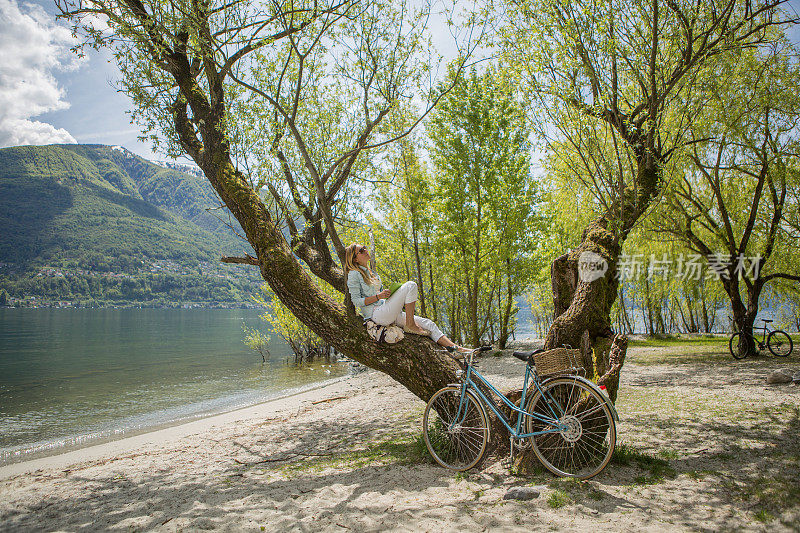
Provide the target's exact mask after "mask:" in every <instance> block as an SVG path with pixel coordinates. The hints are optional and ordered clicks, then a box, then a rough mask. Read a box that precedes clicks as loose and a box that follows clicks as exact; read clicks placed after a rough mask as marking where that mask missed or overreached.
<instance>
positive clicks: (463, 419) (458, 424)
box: [422, 386, 489, 471]
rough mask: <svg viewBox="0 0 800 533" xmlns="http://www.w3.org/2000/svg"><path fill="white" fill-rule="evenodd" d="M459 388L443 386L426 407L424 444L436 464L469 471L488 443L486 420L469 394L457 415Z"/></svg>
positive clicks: (487, 423)
mask: <svg viewBox="0 0 800 533" xmlns="http://www.w3.org/2000/svg"><path fill="white" fill-rule="evenodd" d="M460 400H461V388H460V387H452V386H451V387H444V388H443V389H440V390H439V391H437V392H436V394H434V395H433V397H432V398H431V399H430V401H429V402H428V406H427V407H426V408H425V417H424V418H423V421H422V430H423V434H424V436H425V444H426V445H427V447H428V451H429V452H430V453H431V455H432V456H433V458H434V459H435V460H436V462H437V463H439V464H440V465H442V466H443V467H445V468H449V469H450V470H458V471H464V470H469V469H470V468H472V467H473V466H475V465H476V464H478V461H480V460H481V457H483V453H484V452H485V451H486V444H487V443H488V442H489V419H488V417H487V416H486V409H484V407H483V404H481V402H480V400H478V398H476V397H475V396H474V395H473V394H472V393H471V392H467V394H466V396H465V397H464V405H463V407H462V409H461V411H460V413H459V403H460Z"/></svg>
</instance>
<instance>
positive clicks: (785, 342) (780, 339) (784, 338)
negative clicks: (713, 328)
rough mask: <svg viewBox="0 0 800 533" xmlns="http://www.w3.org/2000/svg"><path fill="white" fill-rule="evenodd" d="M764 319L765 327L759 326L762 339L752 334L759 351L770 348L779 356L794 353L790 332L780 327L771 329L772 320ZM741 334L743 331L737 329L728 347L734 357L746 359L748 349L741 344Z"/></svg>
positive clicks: (773, 353)
mask: <svg viewBox="0 0 800 533" xmlns="http://www.w3.org/2000/svg"><path fill="white" fill-rule="evenodd" d="M762 321H763V322H764V327H762V328H758V329H760V330H761V332H762V333H761V340H760V341H759V340H758V339H757V338H755V335H752V336H750V338H751V339H752V341H753V345H755V346H756V349H757V350H758V351H759V352H763V351H764V350H769V351H770V352H771V353H772V355H775V356H778V357H786V356H787V355H789V354H790V353H792V349H793V348H794V345H793V344H792V338H791V337H790V336H789V334H788V333H786V332H785V331H782V330H780V329H776V330H770V329H769V326H768V324H769V323H770V322H772V320H767V319H762ZM753 330H754V333H755V331H756V328H753ZM767 332H769V335H767ZM740 336H741V332H739V331H737V332H735V333H734V334H733V335H731V338H730V340H729V341H728V349H729V350H730V352H731V355H732V356H733V358H734V359H744V358H745V357H747V351H746V350H744V349H742V347H740V346H739V337H740Z"/></svg>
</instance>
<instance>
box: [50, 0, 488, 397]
mask: <svg viewBox="0 0 800 533" xmlns="http://www.w3.org/2000/svg"><path fill="white" fill-rule="evenodd" d="M412 4H413V5H419V4H418V3H412V2H408V3H404V2H402V0H398V1H385V2H384V1H380V0H376V1H372V0H370V1H366V2H364V1H356V0H328V1H327V2H325V1H323V2H319V1H317V0H313V1H311V0H309V1H303V0H300V1H295V2H278V1H272V0H233V1H230V2H229V1H227V0H175V1H169V2H166V1H163V0H60V1H59V7H60V9H61V11H62V15H63V16H64V17H67V18H68V19H69V20H70V21H72V23H73V24H74V27H75V30H76V32H78V33H82V34H83V35H85V36H86V37H87V38H88V44H90V45H93V46H107V47H109V48H111V49H112V50H113V52H114V55H115V57H116V59H117V61H118V63H119V65H120V69H121V72H122V75H123V78H122V80H121V86H122V89H123V90H124V91H125V92H126V93H127V94H128V95H130V96H131V98H132V102H133V107H134V109H133V117H134V118H135V119H136V120H137V121H138V122H139V124H141V125H142V126H143V129H144V133H145V134H146V135H151V136H153V138H155V139H160V140H161V141H162V142H164V144H163V145H161V149H163V150H164V151H166V152H167V153H168V154H170V155H174V156H178V155H182V154H186V155H188V156H189V157H190V158H191V159H193V160H194V161H195V162H196V163H197V165H198V166H199V167H200V169H201V170H202V171H203V173H204V174H205V176H206V178H207V179H208V180H209V182H210V183H211V185H212V186H213V188H214V190H215V191H216V192H217V194H218V195H219V198H220V200H221V203H222V205H223V206H224V207H225V208H226V209H227V210H228V211H229V213H230V215H231V216H232V217H233V218H234V219H235V221H237V222H238V223H239V225H240V226H241V229H242V232H243V236H244V237H245V238H246V241H247V243H248V245H249V247H252V251H251V250H250V249H249V248H247V249H246V250H245V252H248V253H245V254H243V255H242V256H241V257H232V258H227V259H226V261H228V262H236V263H244V264H252V265H254V266H257V267H258V268H259V269H260V272H261V275H262V276H263V278H264V280H265V281H266V282H267V283H268V284H269V286H270V288H271V290H272V292H273V293H274V294H275V295H276V296H277V298H279V299H280V301H281V302H282V304H283V305H285V306H286V308H288V309H289V310H290V311H291V313H292V314H293V315H294V316H296V317H297V318H298V319H299V320H300V321H301V322H302V323H303V324H305V325H307V326H308V327H309V328H311V330H313V331H314V333H316V334H317V335H318V336H319V337H321V338H322V339H323V340H324V341H326V342H327V343H329V344H331V345H332V346H334V347H336V348H337V349H338V350H339V351H341V352H343V353H345V354H347V355H349V356H350V357H352V358H353V359H355V360H357V361H360V362H362V363H364V364H366V365H368V366H370V367H372V368H375V369H378V370H381V371H383V372H386V373H388V374H389V375H391V376H392V377H394V378H395V379H397V380H398V381H399V382H401V383H402V384H403V385H405V386H406V387H407V388H408V389H409V390H411V391H412V392H413V393H414V394H416V395H417V396H419V397H420V398H423V399H427V398H428V397H430V395H432V394H433V392H435V391H436V390H437V389H438V388H440V387H441V386H442V385H443V384H445V383H447V382H448V381H451V380H452V379H453V377H454V371H455V370H456V369H457V368H458V366H457V364H456V363H455V362H453V361H452V360H451V359H449V358H448V357H446V356H444V355H442V354H441V353H438V352H435V351H434V349H433V348H434V346H433V343H432V342H431V341H430V340H427V339H423V338H418V337H413V336H411V337H410V338H408V339H407V340H405V341H404V342H403V343H402V344H398V345H391V346H387V345H378V344H376V343H375V342H373V341H372V340H371V339H370V338H369V337H368V335H367V333H366V331H365V328H364V327H363V325H362V322H361V320H360V319H359V318H358V317H356V315H355V313H354V312H353V311H352V308H351V310H350V311H348V308H347V306H346V305H345V304H344V298H343V297H342V298H340V297H331V296H330V295H328V294H327V293H326V292H325V291H323V290H321V289H320V287H319V285H318V283H316V282H315V280H314V276H317V277H319V278H321V279H323V280H325V281H326V282H328V283H329V284H330V285H331V286H333V287H335V288H336V289H338V290H339V291H343V290H344V282H343V276H342V270H341V268H340V266H339V261H340V258H341V255H342V253H343V250H344V245H343V243H342V239H341V237H340V223H341V219H340V216H341V214H342V212H341V208H342V206H343V205H345V204H346V201H347V194H348V192H349V191H350V190H351V188H352V182H353V173H354V170H355V169H359V168H361V167H360V165H362V164H363V161H364V158H365V154H366V153H367V152H368V151H369V150H371V149H375V148H378V147H379V146H380V145H382V144H385V143H388V142H390V141H391V140H392V139H393V138H395V137H399V136H402V135H403V134H404V133H405V132H404V131H396V130H395V129H393V128H392V127H389V126H390V125H391V124H392V123H393V122H392V120H391V117H392V114H393V113H395V112H396V111H397V110H398V109H401V108H403V107H404V105H403V104H404V103H409V102H411V103H419V101H420V100H425V98H426V95H427V94H432V92H430V91H429V92H427V93H426V92H424V91H421V90H420V89H419V86H420V84H422V83H423V82H425V81H426V80H427V81H430V80H431V78H432V76H433V73H432V72H431V69H430V68H429V66H428V61H427V59H428V58H427V57H426V56H427V54H428V53H429V49H428V43H427V41H426V40H425V39H424V36H425V35H426V32H425V28H424V25H425V23H426V21H428V20H429V16H428V15H429V14H430V13H429V12H427V11H425V10H423V11H418V10H417V11H415V9H414V8H413V6H412ZM473 44H474V43H473ZM467 55H468V54H467ZM429 88H430V86H429ZM326 96H330V99H326ZM412 100H413V102H412ZM434 104H435V100H433V99H429V100H428V101H427V102H424V109H423V110H422V114H423V115H424V112H425V110H426V109H427V110H429V109H430V108H431V107H432V106H433V105H434ZM254 157H255V160H254V159H253V158H254ZM270 171H271V172H273V174H272V175H267V176H265V173H269V172H270ZM263 188H265V189H266V190H267V191H268V192H266V193H265V194H266V196H267V197H268V198H270V200H269V201H266V200H265V199H264V198H262V193H263V192H264V191H263V190H262V189H263ZM337 256H339V257H337ZM309 272H310V273H309Z"/></svg>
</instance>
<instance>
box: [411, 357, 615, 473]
mask: <svg viewBox="0 0 800 533" xmlns="http://www.w3.org/2000/svg"><path fill="white" fill-rule="evenodd" d="M491 349H492V348H491V346H484V347H481V348H476V349H475V350H472V351H471V352H468V353H466V354H464V355H465V363H464V370H462V371H459V378H460V383H454V384H450V385H448V386H446V387H444V388H442V389H440V390H439V391H437V392H436V394H434V395H433V397H432V398H431V399H430V401H429V402H428V405H427V407H426V408H425V416H424V418H423V433H424V436H425V444H426V445H427V446H428V451H430V453H431V455H432V456H433V458H434V459H435V460H436V462H437V463H439V464H440V465H442V466H444V467H445V468H449V469H451V470H458V471H464V470H469V469H470V468H472V467H474V466H475V465H476V464H478V462H479V461H480V460H481V458H482V457H483V454H484V453H485V452H486V446H487V444H488V442H489V435H490V427H491V424H490V421H489V417H488V416H487V411H486V407H488V408H489V409H490V410H491V411H492V412H493V413H494V414H495V416H496V417H497V419H498V420H500V422H502V424H503V425H504V426H505V427H506V429H507V430H508V432H509V435H510V438H511V445H512V453H513V448H514V447H516V448H518V449H527V448H528V447H531V446H532V447H533V452H534V453H535V454H536V457H537V458H538V459H539V461H541V463H542V464H543V465H544V466H545V468H547V469H548V470H550V471H551V472H553V473H554V474H556V475H558V476H564V477H576V478H579V479H589V478H591V477H593V476H596V475H597V474H599V473H600V472H601V471H602V470H603V469H604V468H605V467H606V465H607V464H608V462H609V461H610V460H611V455H612V454H613V453H614V446H615V445H616V441H617V430H616V424H615V420H619V417H618V416H617V413H616V410H615V409H614V405H613V404H612V403H611V400H609V398H608V397H607V396H606V395H605V393H604V392H603V391H602V390H601V389H600V388H598V387H597V385H595V384H594V383H592V382H591V381H589V380H588V379H586V378H584V377H582V376H580V375H577V373H575V372H576V371H577V368H578V365H577V364H575V365H573V368H572V369H571V371H572V373H571V374H561V375H556V376H553V377H549V378H545V379H544V380H541V379H540V378H539V375H538V374H537V372H536V363H535V359H536V358H535V357H534V355H535V354H538V353H539V352H543V350H536V351H530V352H514V356H515V357H517V358H518V359H520V360H522V361H525V362H527V363H528V364H527V365H526V367H525V378H524V381H523V386H522V397H521V399H520V402H519V406H518V405H514V404H513V403H512V402H511V401H509V400H508V399H507V398H506V397H505V396H503V395H502V394H501V393H500V392H499V391H498V390H497V389H496V388H495V387H493V386H492V384H491V383H489V382H488V381H487V380H486V378H485V377H484V376H482V375H481V374H480V372H478V371H477V370H476V369H475V367H474V365H473V358H474V356H475V354H477V353H479V352H482V351H486V350H491ZM449 351H451V350H449ZM542 355H544V354H542ZM529 383H530V386H529ZM478 384H480V386H479V385H478ZM484 390H489V391H491V394H493V395H495V396H497V397H498V398H500V400H501V401H502V402H503V403H504V404H505V405H506V406H507V407H508V408H509V409H511V411H512V412H515V413H517V416H516V422H515V423H512V421H511V420H509V419H508V418H507V417H506V416H505V415H504V414H503V413H501V412H500V411H499V410H498V408H497V407H496V405H495V403H494V402H493V401H491V400H490V399H489V398H488V397H487V396H486V394H485V393H484V392H483V391H484ZM521 406H525V408H524V409H523V408H521Z"/></svg>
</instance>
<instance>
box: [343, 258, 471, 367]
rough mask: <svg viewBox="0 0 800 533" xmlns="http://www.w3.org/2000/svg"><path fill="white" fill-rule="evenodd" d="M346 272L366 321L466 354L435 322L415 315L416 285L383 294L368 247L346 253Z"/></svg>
mask: <svg viewBox="0 0 800 533" xmlns="http://www.w3.org/2000/svg"><path fill="white" fill-rule="evenodd" d="M344 269H345V274H346V276H347V289H348V290H349V291H350V299H351V300H352V301H353V305H355V306H356V307H358V308H359V309H360V310H361V315H362V316H363V317H364V318H370V319H372V320H373V321H374V322H375V323H377V324H380V325H381V326H389V325H391V324H397V325H398V326H401V327H402V328H403V331H405V332H406V333H414V334H415V335H426V336H429V337H430V338H431V339H433V340H434V341H436V342H437V343H438V344H441V345H442V346H445V347H451V346H452V347H454V348H456V349H458V350H459V351H466V349H465V348H462V347H461V346H458V345H457V344H456V343H454V342H453V341H451V340H450V339H448V338H447V336H446V335H445V334H444V333H442V330H440V329H439V328H438V326H436V324H434V322H433V320H430V319H428V318H422V317H419V316H416V315H415V314H414V310H415V308H416V305H417V284H416V283H415V282H413V281H406V282H405V283H403V284H402V285H401V286H400V288H398V289H397V290H395V291H394V292H392V291H390V290H389V289H384V290H380V289H381V278H380V276H378V274H376V273H375V272H373V271H372V270H371V269H370V268H369V250H368V249H367V247H366V246H361V245H360V244H358V243H353V244H351V245H350V246H348V247H347V248H346V249H345V252H344Z"/></svg>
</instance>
